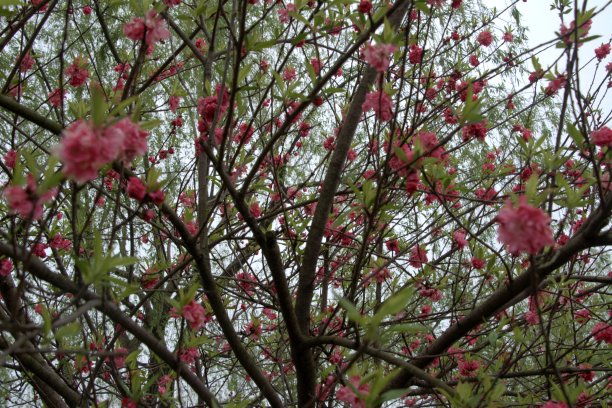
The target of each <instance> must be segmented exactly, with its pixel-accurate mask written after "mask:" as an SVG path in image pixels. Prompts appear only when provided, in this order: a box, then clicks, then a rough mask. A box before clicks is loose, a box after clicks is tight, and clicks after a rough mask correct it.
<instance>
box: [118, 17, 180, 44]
mask: <svg viewBox="0 0 612 408" xmlns="http://www.w3.org/2000/svg"><path fill="white" fill-rule="evenodd" d="M123 33H124V34H125V36H126V37H127V38H129V39H130V40H132V41H142V40H143V39H144V41H145V44H147V45H148V46H149V47H152V46H154V45H155V44H156V43H158V42H160V41H163V40H167V39H168V38H170V31H168V28H167V27H166V23H165V22H164V20H163V19H162V18H161V17H159V16H158V15H157V12H156V11H155V10H153V9H151V10H149V11H147V14H145V18H141V17H135V18H133V19H132V21H130V22H128V23H126V24H125V25H124V26H123Z"/></svg>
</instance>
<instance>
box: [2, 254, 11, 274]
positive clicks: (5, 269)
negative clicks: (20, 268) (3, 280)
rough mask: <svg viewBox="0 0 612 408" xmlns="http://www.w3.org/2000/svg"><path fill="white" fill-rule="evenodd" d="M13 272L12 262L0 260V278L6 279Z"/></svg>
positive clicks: (5, 259)
mask: <svg viewBox="0 0 612 408" xmlns="http://www.w3.org/2000/svg"><path fill="white" fill-rule="evenodd" d="M12 270H13V262H11V260H10V259H8V258H4V259H0V276H3V277H7V276H9V275H10V274H11V271H12Z"/></svg>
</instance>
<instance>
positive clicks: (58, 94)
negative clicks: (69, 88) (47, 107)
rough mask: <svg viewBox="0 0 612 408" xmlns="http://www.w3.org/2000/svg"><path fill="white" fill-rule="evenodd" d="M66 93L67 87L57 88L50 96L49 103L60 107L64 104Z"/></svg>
mask: <svg viewBox="0 0 612 408" xmlns="http://www.w3.org/2000/svg"><path fill="white" fill-rule="evenodd" d="M65 95H66V89H60V88H55V89H54V90H53V91H51V93H50V94H49V96H48V99H49V103H50V104H51V106H53V107H55V108H59V107H60V106H61V105H62V102H63V100H64V96H65Z"/></svg>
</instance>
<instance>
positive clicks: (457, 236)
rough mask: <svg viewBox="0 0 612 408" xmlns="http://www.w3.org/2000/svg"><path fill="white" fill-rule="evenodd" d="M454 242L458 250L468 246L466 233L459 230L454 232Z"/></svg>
mask: <svg viewBox="0 0 612 408" xmlns="http://www.w3.org/2000/svg"><path fill="white" fill-rule="evenodd" d="M453 240H454V241H455V244H457V248H459V249H463V248H465V246H466V245H467V243H468V242H467V240H466V239H465V231H463V230H457V231H455V232H453Z"/></svg>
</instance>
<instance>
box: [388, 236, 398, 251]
mask: <svg viewBox="0 0 612 408" xmlns="http://www.w3.org/2000/svg"><path fill="white" fill-rule="evenodd" d="M385 246H386V247H387V250H388V251H391V252H395V253H399V251H400V247H399V241H398V240H397V239H390V240H388V241H387V242H385Z"/></svg>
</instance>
